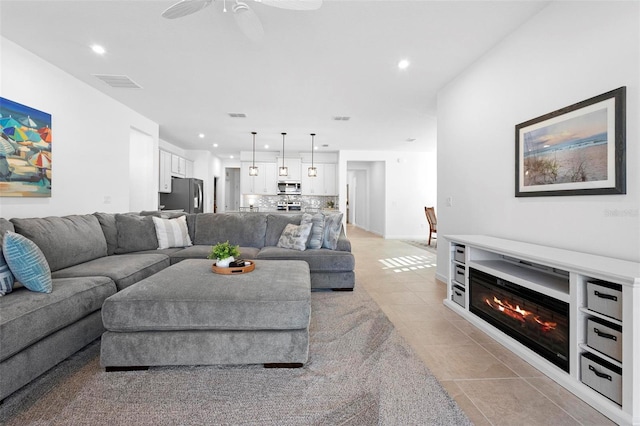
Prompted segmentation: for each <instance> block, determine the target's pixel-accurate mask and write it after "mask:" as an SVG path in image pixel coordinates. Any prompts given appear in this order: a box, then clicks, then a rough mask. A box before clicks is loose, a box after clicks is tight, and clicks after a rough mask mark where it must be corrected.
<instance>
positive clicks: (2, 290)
mask: <svg viewBox="0 0 640 426" xmlns="http://www.w3.org/2000/svg"><path fill="white" fill-rule="evenodd" d="M13 281H14V278H13V274H12V273H11V269H9V265H7V262H6V261H5V260H4V255H3V254H2V248H1V247H0V296H4V295H5V294H7V293H11V292H12V291H13Z"/></svg>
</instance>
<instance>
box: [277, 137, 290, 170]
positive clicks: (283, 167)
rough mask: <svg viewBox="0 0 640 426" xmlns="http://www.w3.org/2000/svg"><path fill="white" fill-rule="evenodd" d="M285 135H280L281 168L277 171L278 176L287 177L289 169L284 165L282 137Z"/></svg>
mask: <svg viewBox="0 0 640 426" xmlns="http://www.w3.org/2000/svg"><path fill="white" fill-rule="evenodd" d="M286 135H287V134H286V133H282V167H280V170H279V171H278V176H289V169H288V168H287V167H285V165H284V137H285V136H286Z"/></svg>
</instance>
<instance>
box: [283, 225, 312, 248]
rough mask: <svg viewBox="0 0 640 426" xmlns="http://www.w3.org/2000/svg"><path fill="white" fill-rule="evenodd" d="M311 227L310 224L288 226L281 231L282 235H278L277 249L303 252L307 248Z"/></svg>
mask: <svg viewBox="0 0 640 426" xmlns="http://www.w3.org/2000/svg"><path fill="white" fill-rule="evenodd" d="M311 226H312V224H311V223H306V224H304V225H293V224H291V223H290V224H288V225H287V226H285V228H284V231H282V235H280V239H279V240H278V247H281V248H287V249H294V250H300V251H304V249H306V248H307V239H308V238H309V233H310V232H311Z"/></svg>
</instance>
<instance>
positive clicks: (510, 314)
mask: <svg viewBox="0 0 640 426" xmlns="http://www.w3.org/2000/svg"><path fill="white" fill-rule="evenodd" d="M469 310H470V311H471V312H472V313H474V314H475V315H477V316H478V317H480V318H482V319H483V320H485V321H487V322H488V323H490V324H491V325H493V326H494V327H496V328H497V329H499V330H501V331H503V332H504V333H506V334H508V335H509V336H511V337H513V338H514V339H516V340H517V341H519V342H520V343H522V344H523V345H525V346H527V347H528V348H529V349H531V350H533V351H534V352H536V353H538V354H539V355H540V356H542V357H544V358H546V359H547V360H549V361H551V362H552V363H553V364H555V365H557V366H558V367H560V368H562V369H563V370H565V371H566V372H569V304H568V303H565V302H562V301H560V300H557V299H554V298H552V297H550V296H546V295H544V294H541V293H538V292H536V291H533V290H530V289H528V288H525V287H522V286H520V285H517V284H514V283H512V282H509V281H505V280H503V279H500V278H497V277H495V276H493V275H490V274H487V273H485V272H482V271H479V270H477V269H474V268H469Z"/></svg>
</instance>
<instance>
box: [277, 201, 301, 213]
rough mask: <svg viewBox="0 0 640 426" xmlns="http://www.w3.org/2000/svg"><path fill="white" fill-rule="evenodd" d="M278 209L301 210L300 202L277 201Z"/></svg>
mask: <svg viewBox="0 0 640 426" xmlns="http://www.w3.org/2000/svg"><path fill="white" fill-rule="evenodd" d="M276 208H277V209H278V211H290V212H292V211H300V210H302V203H301V202H300V201H278V204H277V207H276Z"/></svg>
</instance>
